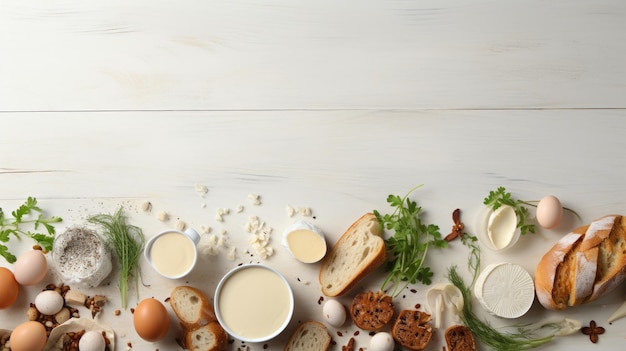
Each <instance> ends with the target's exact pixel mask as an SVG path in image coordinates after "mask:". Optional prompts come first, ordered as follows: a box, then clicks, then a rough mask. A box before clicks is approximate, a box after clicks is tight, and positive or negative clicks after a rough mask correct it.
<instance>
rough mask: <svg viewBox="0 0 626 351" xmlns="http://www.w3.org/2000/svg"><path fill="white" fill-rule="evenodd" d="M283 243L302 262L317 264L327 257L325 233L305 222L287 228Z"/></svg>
mask: <svg viewBox="0 0 626 351" xmlns="http://www.w3.org/2000/svg"><path fill="white" fill-rule="evenodd" d="M281 243H282V245H283V246H284V247H285V248H286V249H287V250H288V251H289V252H290V253H291V254H292V255H293V256H294V257H295V258H296V259H297V260H298V261H300V262H304V263H315V262H318V261H319V260H321V259H322V258H323V257H324V256H325V255H326V239H325V237H324V233H323V232H322V231H321V230H320V229H318V228H317V227H316V226H314V225H313V224H310V223H308V222H305V221H298V222H296V223H294V224H292V225H291V226H289V227H287V229H285V231H284V232H283V238H282V242H281Z"/></svg>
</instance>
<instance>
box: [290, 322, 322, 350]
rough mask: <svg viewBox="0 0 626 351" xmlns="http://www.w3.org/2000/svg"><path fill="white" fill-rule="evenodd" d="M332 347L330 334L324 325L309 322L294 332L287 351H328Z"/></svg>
mask: <svg viewBox="0 0 626 351" xmlns="http://www.w3.org/2000/svg"><path fill="white" fill-rule="evenodd" d="M329 346H330V334H328V329H327V328H326V326H324V324H322V323H320V322H316V321H307V322H304V323H302V324H300V326H298V328H297V329H296V330H294V331H293V333H292V334H291V336H290V337H289V341H287V345H285V351H326V350H328V347H329Z"/></svg>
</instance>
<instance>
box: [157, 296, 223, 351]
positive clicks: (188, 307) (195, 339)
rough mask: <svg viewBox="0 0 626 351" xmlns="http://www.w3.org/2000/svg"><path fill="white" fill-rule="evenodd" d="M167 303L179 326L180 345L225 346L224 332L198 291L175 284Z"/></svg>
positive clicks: (200, 350) (218, 349)
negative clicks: (181, 337) (181, 329)
mask: <svg viewBox="0 0 626 351" xmlns="http://www.w3.org/2000/svg"><path fill="white" fill-rule="evenodd" d="M169 303H170V306H172V310H173V311H174V314H176V317H178V320H179V321H180V324H181V326H182V327H183V339H182V342H183V346H184V347H186V348H187V349H189V350H191V351H224V350H226V347H227V343H228V335H227V334H226V331H225V330H224V328H222V326H221V325H220V324H219V323H218V321H217V317H216V316H215V311H214V310H213V306H212V305H211V303H210V302H209V299H208V298H207V297H206V296H205V295H204V293H202V291H200V290H198V289H196V288H194V287H191V286H177V287H175V288H174V289H173V290H172V292H171V293H170V298H169Z"/></svg>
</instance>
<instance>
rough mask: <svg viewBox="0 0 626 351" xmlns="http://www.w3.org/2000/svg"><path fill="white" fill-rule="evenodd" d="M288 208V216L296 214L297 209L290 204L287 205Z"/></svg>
mask: <svg viewBox="0 0 626 351" xmlns="http://www.w3.org/2000/svg"><path fill="white" fill-rule="evenodd" d="M286 210H287V216H289V217H293V215H294V214H296V210H295V209H294V208H293V207H292V206H290V205H287V207H286Z"/></svg>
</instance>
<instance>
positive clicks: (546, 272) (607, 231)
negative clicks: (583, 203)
mask: <svg viewBox="0 0 626 351" xmlns="http://www.w3.org/2000/svg"><path fill="white" fill-rule="evenodd" d="M625 278H626V217H623V216H620V215H608V216H604V217H602V218H599V219H597V220H595V221H593V222H591V224H589V225H585V226H582V227H579V228H576V229H574V230H573V231H572V232H570V233H569V234H567V235H565V236H564V237H563V238H561V240H559V241H558V242H557V243H556V244H555V245H554V246H553V247H552V248H551V249H550V250H549V251H548V252H547V253H546V254H545V255H544V256H543V257H542V258H541V260H540V261H539V263H538V264H537V268H536V270H535V291H536V293H537V299H538V300H539V302H540V303H541V304H542V305H543V306H544V307H546V308H549V309H554V310H563V309H565V308H567V307H571V306H578V305H580V304H583V303H587V302H591V301H594V300H596V299H597V298H599V297H601V296H602V295H604V294H605V293H607V292H609V291H611V290H613V289H614V288H616V287H617V286H618V285H620V284H621V283H622V282H623V281H624V279H625Z"/></svg>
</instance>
